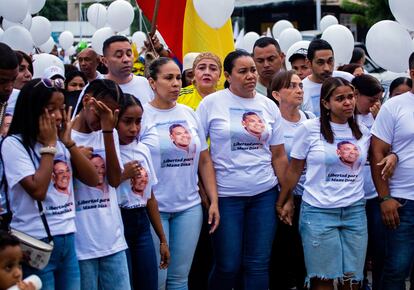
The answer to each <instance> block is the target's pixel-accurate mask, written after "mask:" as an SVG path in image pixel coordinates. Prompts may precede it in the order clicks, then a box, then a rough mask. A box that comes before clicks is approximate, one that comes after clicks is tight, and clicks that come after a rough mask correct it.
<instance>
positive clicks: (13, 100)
mask: <svg viewBox="0 0 414 290" xmlns="http://www.w3.org/2000/svg"><path fill="white" fill-rule="evenodd" d="M19 93H20V90H18V89H13V91H12V93H11V94H10V96H9V100H8V101H7V108H6V113H8V114H11V115H13V114H14V108H15V107H16V102H17V97H18V96H19Z"/></svg>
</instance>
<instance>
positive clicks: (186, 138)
mask: <svg viewBox="0 0 414 290" xmlns="http://www.w3.org/2000/svg"><path fill="white" fill-rule="evenodd" d="M169 131H170V138H171V141H172V142H173V144H174V145H175V146H176V147H177V148H179V149H182V150H185V151H187V152H188V151H189V149H190V144H191V134H190V133H189V132H188V130H187V128H185V127H184V126H183V125H181V124H173V125H171V126H170V129H169Z"/></svg>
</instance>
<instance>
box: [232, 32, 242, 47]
mask: <svg viewBox="0 0 414 290" xmlns="http://www.w3.org/2000/svg"><path fill="white" fill-rule="evenodd" d="M243 38H244V28H242V29H241V30H240V33H239V36H237V39H236V42H235V43H234V47H235V48H237V49H243Z"/></svg>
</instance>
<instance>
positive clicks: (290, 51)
mask: <svg viewBox="0 0 414 290" xmlns="http://www.w3.org/2000/svg"><path fill="white" fill-rule="evenodd" d="M309 43H310V41H308V40H301V41H298V42H296V43H294V44H293V45H292V46H291V47H289V49H288V50H287V52H286V57H285V64H286V69H288V70H291V69H292V65H291V63H290V61H289V58H290V57H291V56H292V54H294V53H295V52H297V51H298V50H299V49H301V48H304V49H306V50H307V49H308V47H309Z"/></svg>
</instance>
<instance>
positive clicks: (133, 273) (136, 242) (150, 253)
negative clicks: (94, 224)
mask: <svg viewBox="0 0 414 290" xmlns="http://www.w3.org/2000/svg"><path fill="white" fill-rule="evenodd" d="M121 215H122V221H123V223H124V234H125V239H126V242H127V244H128V250H127V257H128V265H129V266H130V267H129V268H130V277H131V279H132V286H133V289H134V290H156V289H157V285H158V267H157V258H156V255H155V249H154V242H153V241H152V236H151V226H150V221H149V218H148V214H147V209H146V208H145V207H140V208H134V209H123V208H121ZM157 250H159V248H158V249H157Z"/></svg>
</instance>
